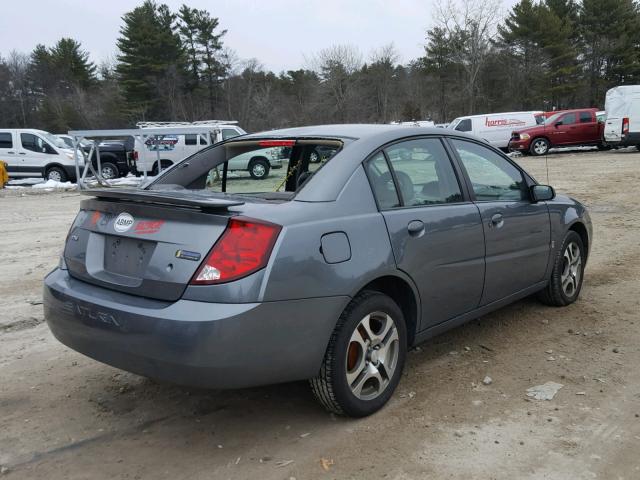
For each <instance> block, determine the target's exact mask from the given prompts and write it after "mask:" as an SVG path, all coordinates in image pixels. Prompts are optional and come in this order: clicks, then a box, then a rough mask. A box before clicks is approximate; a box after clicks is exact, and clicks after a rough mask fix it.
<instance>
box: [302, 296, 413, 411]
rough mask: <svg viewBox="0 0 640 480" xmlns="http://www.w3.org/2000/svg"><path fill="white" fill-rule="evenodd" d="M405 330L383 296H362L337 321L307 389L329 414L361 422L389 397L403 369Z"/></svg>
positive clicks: (394, 308) (397, 310) (392, 305)
mask: <svg viewBox="0 0 640 480" xmlns="http://www.w3.org/2000/svg"><path fill="white" fill-rule="evenodd" d="M406 352H407V331H406V326H405V321H404V317H403V315H402V311H401V310H400V308H399V307H398V305H397V304H396V303H395V302H394V301H393V300H392V299H391V298H389V297H388V296H386V295H384V294H382V293H379V292H374V291H365V292H363V293H361V294H359V295H358V296H357V297H355V298H354V299H353V300H352V301H351V303H350V304H349V305H348V306H347V308H346V309H345V311H344V312H343V313H342V315H341V316H340V319H339V320H338V323H337V325H336V328H335V330H334V331H333V334H332V335H331V339H330V340H329V345H328V347H327V351H326V353H325V357H324V360H323V362H322V366H321V368H320V373H319V374H318V376H317V377H315V378H313V379H312V380H311V381H310V383H311V388H312V390H313V393H314V395H315V397H316V398H317V399H318V401H319V402H320V403H321V404H322V405H323V406H324V407H325V408H326V409H327V410H329V411H330V412H334V413H337V414H343V415H349V416H352V417H364V416H366V415H371V414H372V413H374V412H376V411H377V410H379V409H380V408H382V407H383V406H384V405H385V403H387V401H388V400H389V398H391V395H392V394H393V392H394V390H395V389H396V386H397V385H398V382H399V381H400V376H401V375H402V369H403V368H404V361H405V357H406Z"/></svg>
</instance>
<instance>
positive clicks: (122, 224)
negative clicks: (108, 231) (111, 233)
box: [113, 212, 133, 233]
mask: <svg viewBox="0 0 640 480" xmlns="http://www.w3.org/2000/svg"><path fill="white" fill-rule="evenodd" d="M132 226H133V217H132V216H131V215H130V214H128V213H127V212H122V213H121V214H120V215H118V217H117V218H116V220H115V222H113V229H114V230H115V231H116V232H118V233H123V232H126V231H127V230H129V229H130V228H131V227H132Z"/></svg>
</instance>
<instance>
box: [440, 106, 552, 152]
mask: <svg viewBox="0 0 640 480" xmlns="http://www.w3.org/2000/svg"><path fill="white" fill-rule="evenodd" d="M541 114H542V112H541V111H533V112H505V113H487V114H484V115H469V116H466V117H458V118H456V119H455V120H454V121H452V122H451V123H450V124H449V126H448V127H447V128H451V129H452V130H458V131H459V132H467V133H470V134H472V135H475V136H476V137H480V138H482V139H484V140H486V141H487V142H488V143H490V144H491V145H493V146H494V147H497V148H502V149H505V150H506V149H507V147H508V145H509V139H510V138H511V132H513V131H514V130H520V129H522V128H527V127H535V126H536V125H537V122H536V116H539V115H541Z"/></svg>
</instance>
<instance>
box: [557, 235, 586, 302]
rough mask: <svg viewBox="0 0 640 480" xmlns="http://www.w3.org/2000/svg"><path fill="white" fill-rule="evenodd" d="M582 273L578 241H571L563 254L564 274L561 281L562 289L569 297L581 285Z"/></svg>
mask: <svg viewBox="0 0 640 480" xmlns="http://www.w3.org/2000/svg"><path fill="white" fill-rule="evenodd" d="M581 275H582V255H581V253H580V247H579V246H578V244H577V243H575V242H571V243H569V245H567V248H566V249H565V250H564V254H563V266H562V274H561V275H560V282H561V284H562V291H563V292H564V294H565V295H566V296H567V297H573V296H574V295H575V294H576V291H577V290H578V286H579V285H580V276H581Z"/></svg>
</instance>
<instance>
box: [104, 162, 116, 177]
mask: <svg viewBox="0 0 640 480" xmlns="http://www.w3.org/2000/svg"><path fill="white" fill-rule="evenodd" d="M101 167H102V168H101V170H100V173H101V174H102V178H105V179H107V180H110V179H112V178H118V176H119V175H120V172H119V171H118V167H116V166H115V165H114V164H113V163H109V162H107V163H102V164H101Z"/></svg>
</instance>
